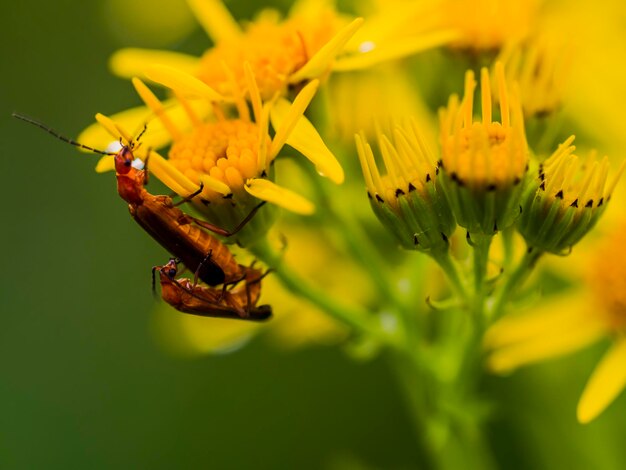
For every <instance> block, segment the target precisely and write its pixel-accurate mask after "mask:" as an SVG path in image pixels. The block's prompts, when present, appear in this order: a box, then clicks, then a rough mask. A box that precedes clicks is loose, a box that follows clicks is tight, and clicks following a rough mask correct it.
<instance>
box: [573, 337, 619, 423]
mask: <svg viewBox="0 0 626 470" xmlns="http://www.w3.org/2000/svg"><path fill="white" fill-rule="evenodd" d="M624 386H626V338H620V339H619V340H618V342H617V343H616V344H615V345H614V346H613V348H612V349H611V350H610V351H609V352H608V353H607V354H606V355H605V356H604V357H603V358H602V360H601V361H600V364H598V365H597V366H596V368H595V370H594V371H593V374H591V377H590V378H589V382H587V385H586V386H585V390H584V391H583V394H582V396H581V397H580V401H579V402H578V408H577V410H576V415H577V417H578V421H579V422H581V423H583V424H585V423H588V422H590V421H591V420H593V419H594V418H596V417H597V416H598V415H599V414H600V413H602V412H603V411H604V410H605V409H606V407H607V406H609V405H610V404H611V402H613V400H615V398H616V397H617V395H619V393H620V392H621V391H622V390H623V389H624Z"/></svg>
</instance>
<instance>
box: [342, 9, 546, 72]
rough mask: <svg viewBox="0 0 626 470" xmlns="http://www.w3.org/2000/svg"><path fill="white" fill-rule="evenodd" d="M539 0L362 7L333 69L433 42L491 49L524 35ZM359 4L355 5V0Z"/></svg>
mask: <svg viewBox="0 0 626 470" xmlns="http://www.w3.org/2000/svg"><path fill="white" fill-rule="evenodd" d="M540 3H541V0H427V1H420V2H417V1H413V0H387V1H385V2H373V4H374V5H373V8H370V9H369V11H363V12H362V14H363V15H364V16H366V17H367V22H366V24H365V25H364V26H363V28H362V29H361V30H360V31H359V32H358V33H357V34H356V35H355V37H354V38H353V40H351V41H350V43H349V44H348V45H347V50H349V51H350V52H351V54H347V55H345V56H344V57H341V58H339V59H338V60H337V63H336V65H335V67H334V69H335V70H356V69H364V68H369V67H371V66H372V65H376V64H379V63H382V62H385V61H389V60H394V59H399V58H402V57H407V56H410V55H414V54H417V53H420V52H423V51H426V50H429V49H434V48H437V47H449V48H454V49H467V50H470V51H472V52H482V51H487V52H490V51H494V50H495V51H497V50H499V49H500V48H501V47H502V46H503V45H504V44H505V43H507V42H509V41H521V40H523V39H525V38H526V37H527V36H528V35H529V33H530V31H531V28H532V27H533V25H534V23H535V21H536V18H537V16H538V13H539V4H540ZM359 7H360V5H359Z"/></svg>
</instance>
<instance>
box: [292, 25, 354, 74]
mask: <svg viewBox="0 0 626 470" xmlns="http://www.w3.org/2000/svg"><path fill="white" fill-rule="evenodd" d="M362 24H363V18H357V19H355V20H353V21H352V22H351V23H350V24H349V25H347V26H346V27H344V28H343V29H342V30H340V31H339V32H338V33H337V34H336V35H335V36H333V38H332V39H331V40H330V41H328V42H327V43H326V44H324V45H323V46H322V48H321V49H320V50H319V51H317V52H316V53H315V55H314V56H313V57H311V58H310V59H309V60H308V61H307V63H306V64H305V65H304V66H302V68H300V70H298V71H297V72H295V73H294V74H292V75H291V76H290V77H289V83H298V82H301V81H303V80H306V79H311V78H315V77H319V76H321V75H322V74H324V73H325V72H326V71H327V70H328V69H329V67H330V65H331V64H332V62H333V60H335V57H337V55H338V54H339V53H340V52H341V50H342V49H343V48H344V46H345V45H346V43H347V42H348V41H349V40H350V38H351V37H352V36H353V35H354V33H356V31H357V30H358V29H359V28H360V27H361V25H362Z"/></svg>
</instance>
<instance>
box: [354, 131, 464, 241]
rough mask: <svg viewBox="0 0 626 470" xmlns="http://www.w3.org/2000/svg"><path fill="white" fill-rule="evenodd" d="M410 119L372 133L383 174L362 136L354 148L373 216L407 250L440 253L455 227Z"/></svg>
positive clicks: (433, 168) (429, 157) (431, 157)
mask: <svg viewBox="0 0 626 470" xmlns="http://www.w3.org/2000/svg"><path fill="white" fill-rule="evenodd" d="M418 127H419V126H418V124H417V122H416V121H412V122H411V123H407V124H405V125H394V126H392V128H391V132H390V133H389V135H390V136H391V138H390V137H387V135H385V134H383V133H382V132H381V131H380V130H378V147H379V150H380V153H381V155H382V159H383V162H384V166H385V167H386V170H387V174H382V175H381V172H380V170H379V169H378V165H377V164H376V160H375V157H374V153H373V151H372V148H371V146H370V144H369V143H368V142H367V139H366V138H365V135H364V134H361V135H356V136H355V138H356V146H357V151H358V154H359V160H360V162H361V167H362V169H363V176H364V177H365V183H366V186H367V195H368V197H369V200H370V204H371V206H372V209H373V210H374V213H375V214H376V216H377V217H378V219H379V220H380V221H381V222H382V223H383V224H384V225H385V226H386V227H388V228H389V229H390V230H391V231H392V232H393V233H394V235H395V236H396V237H397V238H398V240H399V241H400V243H402V246H403V247H404V248H407V249H418V250H422V251H426V252H429V251H431V250H434V251H446V250H447V248H448V238H449V237H450V236H451V235H452V233H453V232H454V229H455V228H456V223H455V221H454V217H453V216H452V212H451V211H450V207H449V205H448V201H447V200H446V197H445V196H444V195H443V193H442V191H441V187H440V185H439V184H438V177H437V175H438V173H439V169H438V168H437V166H436V163H435V162H436V159H435V157H434V155H433V153H432V151H431V150H430V148H429V146H428V145H427V143H426V142H425V141H424V139H423V138H422V136H421V133H420V131H419V129H418Z"/></svg>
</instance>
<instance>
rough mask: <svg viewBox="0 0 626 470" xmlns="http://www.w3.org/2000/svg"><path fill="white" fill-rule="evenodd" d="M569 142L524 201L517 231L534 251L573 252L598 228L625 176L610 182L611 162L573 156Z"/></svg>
mask: <svg viewBox="0 0 626 470" xmlns="http://www.w3.org/2000/svg"><path fill="white" fill-rule="evenodd" d="M573 141H574V136H571V137H570V138H568V139H567V140H566V141H565V142H564V143H563V144H561V145H559V148H558V149H557V150H556V151H555V152H554V153H553V154H552V156H550V158H548V159H547V160H546V161H545V162H543V163H542V164H540V166H539V174H538V176H537V178H536V179H535V180H534V181H533V182H531V183H530V184H529V186H528V188H527V190H526V192H525V194H524V196H523V197H522V206H521V207H522V215H521V216H520V218H519V223H518V230H519V232H520V233H521V234H522V236H523V237H524V238H525V239H526V243H527V244H528V246H529V247H533V248H539V249H540V250H542V251H547V252H551V253H556V254H559V253H562V252H563V251H566V250H569V249H571V247H572V246H573V245H574V244H576V243H578V241H580V239H581V238H582V237H583V236H585V235H586V234H587V233H588V232H589V230H591V229H592V228H593V227H594V225H595V224H596V223H597V221H598V219H599V218H600V216H601V215H602V213H603V212H604V210H605V208H606V206H607V203H608V202H609V199H610V198H611V195H612V193H613V190H614V188H615V186H616V184H617V182H618V180H619V178H620V176H621V174H622V172H623V171H624V164H622V166H621V168H620V169H619V171H618V172H617V174H616V175H615V176H614V177H613V179H612V180H611V181H610V182H608V181H607V179H608V173H609V159H608V157H604V158H603V159H602V160H598V158H597V153H596V152H589V155H588V156H587V158H586V159H584V160H582V161H581V160H580V159H579V158H578V157H577V156H576V155H574V153H573V152H574V150H575V149H576V147H574V146H573V145H571V144H572V142H573Z"/></svg>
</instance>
